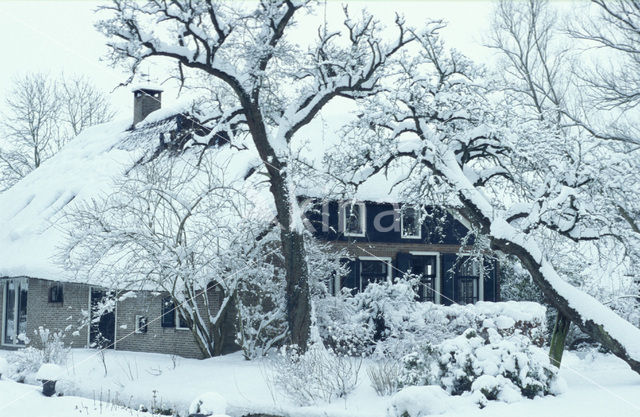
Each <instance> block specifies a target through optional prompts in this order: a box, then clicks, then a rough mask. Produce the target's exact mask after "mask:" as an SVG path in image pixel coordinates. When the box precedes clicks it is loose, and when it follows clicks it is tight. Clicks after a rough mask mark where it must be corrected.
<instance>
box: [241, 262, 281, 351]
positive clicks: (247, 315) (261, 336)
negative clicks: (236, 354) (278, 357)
mask: <svg viewBox="0 0 640 417" xmlns="http://www.w3.org/2000/svg"><path fill="white" fill-rule="evenodd" d="M237 294H238V296H237V297H236V309H237V316H236V327H237V333H236V340H235V341H236V343H237V344H238V346H240V348H241V349H242V352H243V354H244V357H245V358H246V359H254V358H257V357H260V356H264V355H265V354H266V353H267V352H268V351H269V350H270V349H272V348H274V347H279V345H280V344H281V343H282V342H283V340H284V339H285V338H286V336H287V334H288V324H287V316H286V302H285V290H284V280H283V279H279V278H278V277H276V278H274V276H273V274H272V275H271V276H268V275H267V274H262V275H256V277H255V279H253V280H252V279H246V280H241V281H240V282H239V285H238V289H237Z"/></svg>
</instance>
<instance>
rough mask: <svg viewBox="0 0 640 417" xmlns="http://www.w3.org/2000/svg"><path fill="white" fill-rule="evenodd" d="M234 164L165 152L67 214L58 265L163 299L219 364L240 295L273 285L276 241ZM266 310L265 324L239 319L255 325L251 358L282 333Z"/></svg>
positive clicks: (229, 158)
mask: <svg viewBox="0 0 640 417" xmlns="http://www.w3.org/2000/svg"><path fill="white" fill-rule="evenodd" d="M234 154H235V152H234V151H233V150H231V149H229V148H227V149H226V151H225V152H222V151H221V152H218V153H216V154H214V153H208V154H206V155H204V156H202V157H200V155H198V154H195V153H193V152H187V153H186V154H183V155H179V156H176V155H171V154H170V153H169V152H165V153H163V154H162V155H160V156H158V157H157V158H155V159H153V160H152V161H150V162H147V163H144V164H140V165H137V166H136V167H134V168H133V169H132V170H131V171H130V172H129V174H128V175H127V176H126V177H124V178H122V179H121V180H119V181H118V182H117V183H116V184H115V187H114V189H113V192H112V193H111V194H109V195H108V196H106V197H105V198H103V199H96V200H92V201H90V202H86V203H84V204H81V205H79V206H77V207H76V208H75V209H73V210H71V211H69V212H68V213H67V217H66V222H65V224H64V227H65V230H66V231H67V234H68V238H67V241H66V243H65V245H64V247H62V248H61V259H62V260H63V261H64V266H65V267H66V268H67V269H68V270H71V271H75V273H76V274H77V276H78V277H80V278H81V279H82V281H83V282H87V281H89V282H91V283H94V284H95V285H100V286H102V287H107V288H108V289H110V290H113V291H114V292H117V293H122V292H123V291H127V290H139V289H148V290H153V291H158V290H161V291H165V292H167V293H169V294H170V296H171V298H172V302H173V304H174V305H175V309H176V311H177V312H178V316H179V317H180V318H181V320H182V322H183V323H185V324H186V327H188V328H190V329H191V332H192V333H193V336H194V339H195V340H196V342H197V343H198V346H199V348H200V350H201V352H202V354H203V355H204V356H205V357H210V356H216V355H219V354H221V352H222V348H223V341H224V340H225V338H226V335H227V334H228V332H231V331H233V327H232V326H231V327H229V326H228V325H227V324H228V323H230V322H233V321H234V319H235V317H233V316H230V315H231V314H233V311H234V310H235V309H234V307H233V305H234V304H235V303H236V300H237V297H238V294H239V293H240V292H246V288H247V287H249V286H251V285H255V284H258V283H260V284H262V289H263V291H264V292H267V293H269V291H270V289H269V288H267V286H268V285H269V282H270V281H273V280H274V276H278V275H279V274H278V272H277V268H276V267H274V265H273V263H270V262H269V260H270V259H272V258H270V252H274V251H275V250H276V249H274V247H277V246H276V242H277V231H276V230H273V225H272V224H271V218H270V217H269V216H265V213H264V212H261V211H259V210H257V208H256V206H255V205H254V203H253V201H252V200H251V199H250V198H249V197H248V192H247V189H248V188H247V187H254V186H255V184H254V183H251V182H248V183H245V181H244V179H243V178H242V176H240V178H238V177H237V176H236V175H234V173H237V172H238V170H235V171H234V170H233V169H231V170H230V169H229V166H230V165H232V164H233V163H234V162H235V157H234ZM214 292H218V293H219V296H218V297H214V296H213V293H214ZM273 292H274V291H271V293H273ZM275 292H276V293H277V288H276V289H275ZM254 295H255V294H254ZM276 295H278V294H276ZM214 300H219V301H217V303H218V304H216V303H214ZM261 301H265V302H268V301H269V300H266V297H261ZM240 306H242V304H240ZM274 307H275V308H274V310H275V311H276V313H274V314H270V315H267V316H268V319H269V320H268V323H267V318H266V317H265V316H264V315H263V317H262V320H261V321H260V318H259V317H258V318H256V317H250V313H251V312H246V311H244V310H243V309H240V310H241V311H240V312H241V313H242V314H243V316H242V317H241V318H243V319H245V322H246V321H249V320H253V321H256V320H258V323H257V325H256V327H260V329H259V333H260V334H259V337H260V340H257V341H255V340H252V342H253V343H254V344H258V346H252V347H251V348H252V349H254V350H257V349H258V348H263V347H264V349H265V350H266V349H268V348H269V347H270V346H271V345H272V344H273V343H272V341H271V338H278V337H279V338H280V339H281V338H282V336H281V334H282V333H286V326H285V327H284V329H283V328H282V325H281V323H283V322H285V319H284V315H282V314H281V315H280V316H278V315H277V312H278V311H282V309H280V308H279V305H277V304H276V305H274ZM263 322H264V323H263ZM276 326H279V327H278V329H279V330H280V331H274V330H273V327H276ZM239 330H240V331H241V332H243V333H246V332H245V330H244V329H239ZM265 333H266V335H265ZM254 339H255V337H254ZM263 345H267V346H263Z"/></svg>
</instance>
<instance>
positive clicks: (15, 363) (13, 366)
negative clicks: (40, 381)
mask: <svg viewBox="0 0 640 417" xmlns="http://www.w3.org/2000/svg"><path fill="white" fill-rule="evenodd" d="M7 361H8V362H9V363H10V366H9V368H10V369H9V372H8V375H7V376H8V377H9V378H10V379H13V380H14V381H18V382H25V381H29V382H35V378H34V376H35V373H36V372H38V369H40V367H41V366H42V351H41V350H39V349H36V348H34V347H31V346H28V347H26V348H24V349H20V350H17V351H15V352H12V353H10V354H9V355H7Z"/></svg>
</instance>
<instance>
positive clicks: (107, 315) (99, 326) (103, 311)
mask: <svg viewBox="0 0 640 417" xmlns="http://www.w3.org/2000/svg"><path fill="white" fill-rule="evenodd" d="M107 301H108V297H107V294H106V293H105V292H104V291H102V290H99V289H95V288H92V289H91V326H90V329H91V330H90V332H89V347H94V348H100V349H113V345H114V341H115V333H116V315H115V312H114V309H113V308H109V303H108V302H107Z"/></svg>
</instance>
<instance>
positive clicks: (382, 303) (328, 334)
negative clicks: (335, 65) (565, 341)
mask: <svg viewBox="0 0 640 417" xmlns="http://www.w3.org/2000/svg"><path fill="white" fill-rule="evenodd" d="M414 283H415V282H414V281H413V280H412V279H408V280H407V279H398V280H396V281H395V282H394V283H388V282H382V283H371V284H369V285H368V286H367V288H366V289H365V290H364V291H362V292H360V293H357V294H355V295H350V294H346V293H345V294H341V295H339V296H336V297H328V298H327V299H321V300H318V301H317V302H316V305H317V311H318V314H317V322H318V329H319V332H320V336H321V337H322V339H323V341H324V343H325V344H326V345H327V346H330V347H331V348H333V349H334V350H336V351H342V352H345V353H349V354H352V355H353V354H359V355H364V356H368V355H373V356H374V357H396V358H402V357H403V356H404V355H406V354H408V353H410V352H413V351H417V350H419V349H420V348H421V347H422V346H424V345H425V343H431V344H436V343H438V342H440V341H442V340H445V339H450V338H453V337H455V336H458V335H460V334H462V333H463V332H464V331H465V330H467V329H470V328H471V329H476V330H477V331H481V330H482V327H483V323H484V322H485V320H491V321H493V322H494V324H495V326H494V327H495V328H496V329H497V331H498V332H499V333H500V334H502V335H510V334H513V333H515V332H518V333H520V334H523V335H526V336H527V337H528V338H529V339H531V340H532V341H533V343H534V344H536V345H538V346H541V345H542V344H543V343H544V340H545V335H546V321H545V308H544V307H543V306H541V305H540V304H537V303H533V302H515V301H510V302H502V303H493V302H478V303H476V304H473V305H472V304H469V305H451V306H443V305H438V304H434V303H429V302H421V303H419V302H416V301H415V298H416V293H415V291H414V287H413V285H414Z"/></svg>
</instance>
